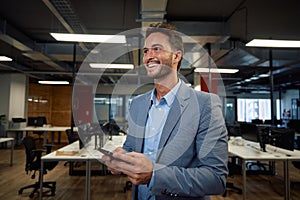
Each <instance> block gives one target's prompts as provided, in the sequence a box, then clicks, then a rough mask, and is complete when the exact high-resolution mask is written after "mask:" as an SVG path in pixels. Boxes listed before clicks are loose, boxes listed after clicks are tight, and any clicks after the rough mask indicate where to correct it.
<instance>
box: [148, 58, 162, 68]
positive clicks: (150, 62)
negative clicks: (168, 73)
mask: <svg viewBox="0 0 300 200" xmlns="http://www.w3.org/2000/svg"><path fill="white" fill-rule="evenodd" d="M158 65H160V62H159V61H153V60H152V61H149V62H148V63H147V67H149V68H152V67H156V66H158Z"/></svg>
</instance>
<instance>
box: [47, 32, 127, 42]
mask: <svg viewBox="0 0 300 200" xmlns="http://www.w3.org/2000/svg"><path fill="white" fill-rule="evenodd" d="M50 35H51V36H52V37H54V38H55V39H56V40H57V41H64V42H94V43H121V44H123V43H126V37H125V35H93V34H71V33H50Z"/></svg>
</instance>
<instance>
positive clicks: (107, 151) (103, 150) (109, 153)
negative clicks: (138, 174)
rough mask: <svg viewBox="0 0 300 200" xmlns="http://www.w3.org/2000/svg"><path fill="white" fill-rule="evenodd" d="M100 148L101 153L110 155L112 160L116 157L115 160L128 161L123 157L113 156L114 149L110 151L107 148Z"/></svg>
mask: <svg viewBox="0 0 300 200" xmlns="http://www.w3.org/2000/svg"><path fill="white" fill-rule="evenodd" d="M98 150H99V151H100V152H101V153H103V154H104V155H107V156H109V157H110V159H112V160H113V159H114V160H118V161H122V162H126V161H124V160H122V159H119V158H115V157H113V152H112V151H109V150H106V149H102V148H99V149H98Z"/></svg>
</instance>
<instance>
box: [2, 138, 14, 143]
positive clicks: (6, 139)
mask: <svg viewBox="0 0 300 200" xmlns="http://www.w3.org/2000/svg"><path fill="white" fill-rule="evenodd" d="M13 140H15V139H14V138H10V137H9V138H0V143H2V142H8V141H13Z"/></svg>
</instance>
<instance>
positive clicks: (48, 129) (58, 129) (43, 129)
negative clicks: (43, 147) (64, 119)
mask: <svg viewBox="0 0 300 200" xmlns="http://www.w3.org/2000/svg"><path fill="white" fill-rule="evenodd" d="M70 128H71V127H69V126H50V127H47V126H46V127H34V126H27V127H24V128H10V129H7V130H6V132H29V131H30V132H31V131H38V132H43V133H44V138H43V139H44V141H43V144H46V143H47V134H48V133H49V132H51V134H52V144H53V142H54V133H55V132H59V134H60V132H65V131H66V130H67V129H70ZM59 140H60V137H59ZM59 142H60V141H59Z"/></svg>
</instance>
